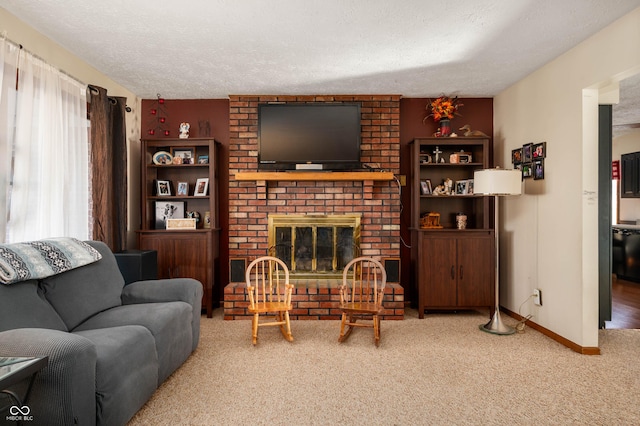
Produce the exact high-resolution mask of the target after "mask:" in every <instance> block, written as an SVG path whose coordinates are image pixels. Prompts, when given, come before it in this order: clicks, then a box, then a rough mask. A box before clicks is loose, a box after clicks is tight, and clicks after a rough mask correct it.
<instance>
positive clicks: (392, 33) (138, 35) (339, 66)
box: [0, 0, 640, 122]
mask: <svg viewBox="0 0 640 426" xmlns="http://www.w3.org/2000/svg"><path fill="white" fill-rule="evenodd" d="M167 3H168V4H169V5H167ZM639 6H640V0H607V1H602V0H561V1H558V0H451V1H435V0H402V1H400V0H395V1H394V0H270V1H265V0H182V1H180V2H166V3H165V2H161V1H158V0H94V1H87V0H65V1H63V2H60V1H48V0H0V7H3V8H4V9H6V10H7V11H8V12H10V13H11V14H13V15H15V16H17V17H19V18H20V19H21V20H23V21H24V22H26V23H27V24H29V25H30V26H31V27H33V28H35V29H36V30H37V31H39V32H40V33H42V34H44V35H46V36H47V37H49V38H50V39H52V40H54V41H55V42H57V43H58V44H60V45H62V46H63V47H65V48H66V49H68V50H69V51H71V52H72V53H73V54H75V55H76V56H78V57H80V58H81V59H83V60H85V61H86V62H88V63H89V64H91V65H92V66H94V67H95V68H96V69H98V70H99V71H100V72H102V73H103V74H105V75H107V76H109V77H110V78H112V79H113V80H114V81H116V82H117V83H119V84H120V85H122V86H124V87H126V88H127V89H129V90H130V91H132V92H133V93H135V94H136V95H138V96H140V97H142V98H146V99H149V98H154V97H156V95H157V94H161V95H162V96H163V97H165V98H169V99H192V98H200V99H218V98H227V97H228V95H230V94H234V95H238V94H351V93H356V94H364V93H388V94H400V95H402V96H404V97H435V96H438V95H439V94H441V93H446V94H449V95H459V96H462V97H492V96H494V95H495V94H497V93H499V92H500V91H502V90H503V89H505V88H507V87H508V86H510V85H511V84H513V83H515V82H517V81H518V80H520V79H522V78H523V77H525V76H526V75H528V74H529V73H531V72H532V71H534V70H535V69H537V68H539V67H541V66H542V65H544V64H545V63H547V62H549V61H551V60H552V59H554V58H556V57H557V56H559V55H561V54H562V53H564V52H566V51H567V50H569V49H570V48H572V47H573V46H575V45H577V44H578V43H580V42H581V41H583V40H585V39H586V38H588V37H589V36H591V35H592V34H594V33H596V32H598V31H599V30H600V29H602V28H603V27H605V26H606V25H608V24H609V23H611V22H613V21H614V20H616V19H617V18H619V17H621V16H623V15H625V14H626V13H628V12H629V11H631V10H633V9H635V8H636V7H639ZM7 37H8V38H10V39H12V37H11V34H7ZM13 41H15V42H18V43H19V42H20V40H13ZM634 120H635V122H640V117H636V118H635V119H634Z"/></svg>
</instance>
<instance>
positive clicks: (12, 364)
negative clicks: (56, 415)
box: [0, 356, 49, 421]
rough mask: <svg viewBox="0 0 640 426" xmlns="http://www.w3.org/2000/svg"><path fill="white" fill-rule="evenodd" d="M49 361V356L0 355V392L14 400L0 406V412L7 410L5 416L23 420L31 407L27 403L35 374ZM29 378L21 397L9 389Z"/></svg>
mask: <svg viewBox="0 0 640 426" xmlns="http://www.w3.org/2000/svg"><path fill="white" fill-rule="evenodd" d="M48 363H49V357H47V356H44V357H0V393H3V394H6V395H9V399H10V400H12V401H13V402H15V404H14V405H11V404H9V405H7V406H6V407H2V406H0V413H4V412H5V411H8V413H9V415H8V416H7V417H14V418H15V420H17V421H20V420H24V419H25V418H26V417H27V416H29V414H30V412H31V409H30V408H29V406H28V405H27V403H28V400H29V394H30V393H31V387H32V386H33V382H34V381H35V378H36V374H37V373H38V372H39V371H40V370H42V369H43V368H45V367H46V366H47V364H48ZM25 379H29V385H28V387H27V391H26V392H25V395H24V397H23V398H20V396H18V394H16V393H15V392H13V391H11V390H9V389H8V388H9V387H10V386H12V385H15V384H17V383H20V382H21V381H22V380H25Z"/></svg>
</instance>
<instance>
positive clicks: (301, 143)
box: [258, 103, 360, 171]
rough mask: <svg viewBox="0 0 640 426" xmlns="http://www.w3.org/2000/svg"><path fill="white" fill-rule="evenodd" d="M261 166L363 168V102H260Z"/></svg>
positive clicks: (327, 168)
mask: <svg viewBox="0 0 640 426" xmlns="http://www.w3.org/2000/svg"><path fill="white" fill-rule="evenodd" d="M258 145H259V148H258V169H260V170H329V171H331V170H356V169H359V168H360V104H359V103H278V104H276V103H274V104H260V105H258Z"/></svg>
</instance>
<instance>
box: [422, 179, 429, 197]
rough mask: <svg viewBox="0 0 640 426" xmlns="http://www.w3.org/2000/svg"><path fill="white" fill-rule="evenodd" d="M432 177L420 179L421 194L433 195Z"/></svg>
mask: <svg viewBox="0 0 640 426" xmlns="http://www.w3.org/2000/svg"><path fill="white" fill-rule="evenodd" d="M431 192H432V190H431V179H425V180H422V181H420V195H431Z"/></svg>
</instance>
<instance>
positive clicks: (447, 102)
mask: <svg viewBox="0 0 640 426" xmlns="http://www.w3.org/2000/svg"><path fill="white" fill-rule="evenodd" d="M461 106H463V104H462V103H461V102H460V100H458V97H457V96H456V97H455V98H453V99H452V98H450V97H449V96H445V95H442V96H440V97H439V98H436V99H434V100H433V101H432V100H429V103H428V104H427V111H431V113H430V114H429V115H427V116H426V117H425V118H424V120H426V119H427V118H429V117H433V120H434V121H440V120H442V119H449V120H450V119H452V118H453V117H454V116H455V115H459V114H458V109H459V108H460V107H461ZM424 120H423V121H424Z"/></svg>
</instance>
